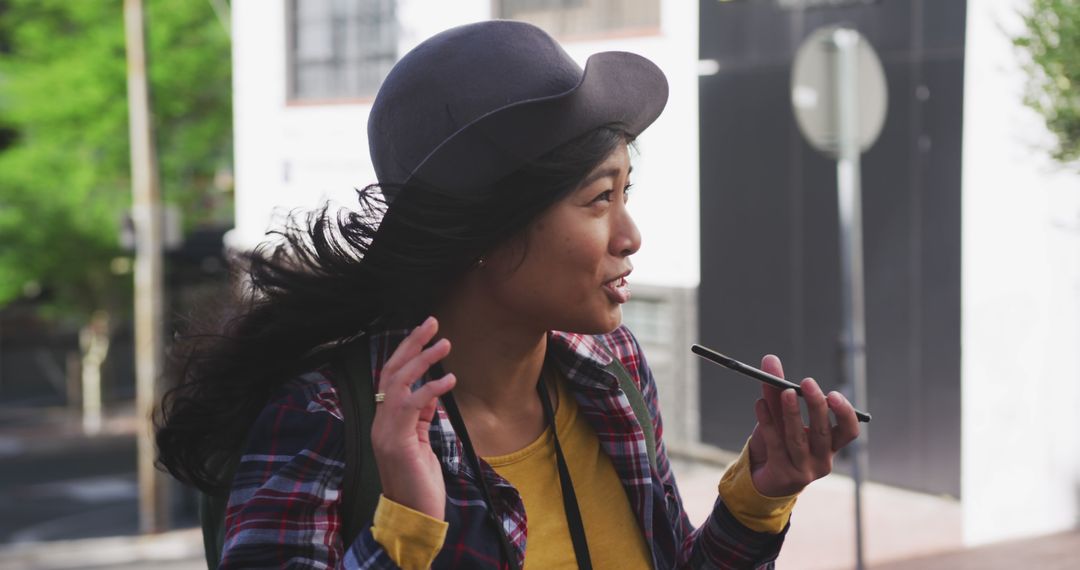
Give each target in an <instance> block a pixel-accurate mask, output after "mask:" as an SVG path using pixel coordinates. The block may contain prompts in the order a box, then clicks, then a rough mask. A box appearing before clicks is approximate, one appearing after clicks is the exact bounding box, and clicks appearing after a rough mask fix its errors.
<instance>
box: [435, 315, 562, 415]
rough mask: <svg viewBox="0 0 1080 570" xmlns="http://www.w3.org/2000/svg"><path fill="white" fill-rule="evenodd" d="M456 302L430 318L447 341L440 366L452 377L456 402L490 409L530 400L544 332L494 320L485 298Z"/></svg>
mask: <svg viewBox="0 0 1080 570" xmlns="http://www.w3.org/2000/svg"><path fill="white" fill-rule="evenodd" d="M456 301H457V302H455V303H454V304H452V305H448V306H446V307H444V308H442V310H440V311H437V312H436V315H435V316H436V318H437V319H438V320H439V334H440V336H442V337H444V338H447V339H449V340H450V343H451V349H450V354H449V355H448V356H447V357H446V358H445V359H444V360H443V367H444V368H445V369H446V371H447V372H453V373H454V376H456V377H457V385H456V386H455V388H454V396H455V398H456V399H457V401H458V404H459V405H460V406H461V407H462V408H470V409H478V408H479V409H484V410H487V411H489V412H496V411H513V410H520V409H521V407H522V403H523V402H535V401H536V383H537V380H538V379H539V377H540V371H541V369H542V367H543V364H544V357H545V355H546V353H547V331H546V330H542V329H538V328H535V327H528V326H527V325H525V324H523V323H521V322H516V321H514V319H512V318H500V315H499V314H498V313H497V311H493V310H492V309H491V307H490V304H489V303H486V302H477V303H468V302H461V301H462V300H461V299H460V298H459V299H457V300H456Z"/></svg>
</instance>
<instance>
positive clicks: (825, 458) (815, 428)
mask: <svg viewBox="0 0 1080 570" xmlns="http://www.w3.org/2000/svg"><path fill="white" fill-rule="evenodd" d="M800 387H801V388H802V394H803V399H804V400H806V411H807V415H808V416H809V417H810V430H809V433H808V434H807V435H808V436H809V439H810V454H811V455H812V456H813V457H814V460H815V461H817V462H819V463H827V465H828V466H829V467H830V468H831V465H832V461H831V459H830V456H831V455H832V451H833V448H832V424H831V422H830V421H829V405H828V403H827V401H826V398H825V393H824V392H822V391H821V388H820V387H818V384H817V382H815V381H814V379H813V378H807V379H805V380H803V381H802V384H800Z"/></svg>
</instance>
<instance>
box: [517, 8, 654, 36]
mask: <svg viewBox="0 0 1080 570" xmlns="http://www.w3.org/2000/svg"><path fill="white" fill-rule="evenodd" d="M496 5H497V7H498V10H499V17H501V18H509V19H514V20H524V21H526V22H529V23H532V24H536V25H537V26H540V27H541V28H543V29H544V30H546V31H547V32H548V33H550V34H552V35H556V36H562V37H566V36H584V35H595V34H598V33H599V34H602V33H608V32H625V31H631V32H632V31H644V30H655V29H657V28H659V27H660V0H497V4H496Z"/></svg>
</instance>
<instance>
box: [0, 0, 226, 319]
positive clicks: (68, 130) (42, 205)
mask: <svg viewBox="0 0 1080 570" xmlns="http://www.w3.org/2000/svg"><path fill="white" fill-rule="evenodd" d="M146 4H147V5H146V22H147V51H148V65H149V79H150V90H151V100H152V105H153V113H154V115H153V123H154V130H155V139H156V144H157V151H158V158H159V170H160V180H161V188H162V193H163V196H164V197H165V200H166V201H168V202H172V203H175V204H177V205H178V206H180V207H181V209H182V212H183V214H184V219H185V222H186V225H188V226H191V225H199V224H201V223H203V222H206V221H210V220H215V221H222V220H223V219H228V218H229V217H231V214H230V213H229V212H223V211H221V208H220V207H217V206H218V203H219V202H220V201H221V200H220V199H219V198H218V196H220V194H221V190H220V189H219V188H217V186H216V185H215V183H214V178H215V174H217V173H218V172H220V171H223V170H228V169H229V167H230V164H231V152H232V141H231V132H232V118H231V79H230V75H231V68H230V57H229V54H230V43H229V38H228V34H227V32H226V30H225V29H224V28H223V26H222V24H221V22H220V21H219V20H218V19H217V17H216V15H215V13H214V10H213V8H212V6H211V5H210V3H209V2H205V1H194V0H147V2H146ZM0 46H2V47H0V127H3V128H4V129H6V130H7V131H8V132H13V133H14V137H13V140H11V141H9V144H8V146H7V147H6V148H2V149H0V307H2V306H3V305H5V304H6V303H8V302H11V301H12V300H14V299H17V298H19V297H21V296H23V295H24V294H26V292H27V291H28V290H30V291H32V290H38V289H40V290H43V291H45V292H46V297H45V299H44V301H45V306H47V307H48V308H50V309H52V311H53V312H55V313H59V314H64V315H70V316H73V317H76V318H77V319H79V320H84V319H85V318H86V316H88V315H89V314H91V313H92V312H93V311H95V310H99V309H105V310H110V311H116V310H120V311H123V310H126V308H127V307H128V306H130V303H131V275H130V274H125V273H124V271H123V269H124V266H125V263H123V261H124V260H125V258H126V257H127V256H128V255H129V254H128V253H127V252H124V251H123V250H122V249H121V247H120V243H119V236H120V226H121V222H122V220H123V217H124V214H125V212H126V211H127V210H128V208H129V207H130V204H131V186H130V159H129V145H128V108H127V77H126V49H125V42H124V14H123V3H122V2H121V1H120V0H78V1H73V0H6V1H4V2H2V3H0ZM0 138H2V137H0ZM118 259H119V260H120V263H117V262H116V261H117V260H118Z"/></svg>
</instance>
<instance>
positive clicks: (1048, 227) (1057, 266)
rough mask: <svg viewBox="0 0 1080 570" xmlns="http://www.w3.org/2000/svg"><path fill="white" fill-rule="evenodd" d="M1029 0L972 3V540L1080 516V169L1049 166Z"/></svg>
mask: <svg viewBox="0 0 1080 570" xmlns="http://www.w3.org/2000/svg"><path fill="white" fill-rule="evenodd" d="M1026 5H1027V2H1026V1H1023V0H1004V1H988V0H969V1H968V5H967V18H968V25H967V48H966V55H965V57H966V61H965V67H966V71H965V86H964V92H965V103H964V154H963V161H964V163H963V206H962V208H963V222H962V223H963V229H962V239H963V245H962V248H963V249H962V259H963V267H962V299H963V301H962V312H963V314H962V322H963V325H962V330H963V333H962V339H961V345H962V350H963V355H962V394H963V400H962V401H963V403H962V413H963V418H962V426H963V427H962V430H963V434H962V482H961V485H962V491H961V493H962V501H963V525H964V539H965V542H967V543H969V544H979V543H985V542H991V541H996V540H1002V539H1006V538H1014V537H1020V536H1025V535H1035V534H1041V533H1047V532H1052V531H1057V530H1062V529H1066V528H1072V527H1074V526H1075V525H1076V524H1077V521H1078V519H1080V511H1078V506H1080V414H1078V412H1080V349H1078V347H1080V278H1078V277H1080V272H1078V265H1080V264H1078V258H1080V239H1078V237H1080V177H1078V176H1077V175H1075V174H1072V173H1068V172H1065V171H1063V170H1061V169H1060V167H1058V166H1056V165H1055V164H1053V163H1051V161H1050V160H1049V159H1048V158H1047V156H1048V154H1047V152H1046V150H1045V148H1046V147H1047V145H1048V140H1049V138H1048V137H1049V135H1048V133H1047V132H1046V130H1045V127H1044V126H1043V124H1042V122H1041V119H1040V118H1039V117H1038V116H1037V115H1035V113H1033V112H1032V111H1030V110H1029V109H1027V108H1025V107H1024V106H1023V105H1022V96H1023V88H1024V75H1023V73H1022V72H1021V70H1020V68H1019V60H1018V54H1017V52H1016V51H1015V50H1014V48H1012V46H1011V44H1010V40H1009V38H1008V34H1013V33H1015V31H1016V30H1018V29H1019V26H1020V21H1019V19H1018V17H1017V10H1018V9H1020V8H1022V7H1024V6H1026Z"/></svg>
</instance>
